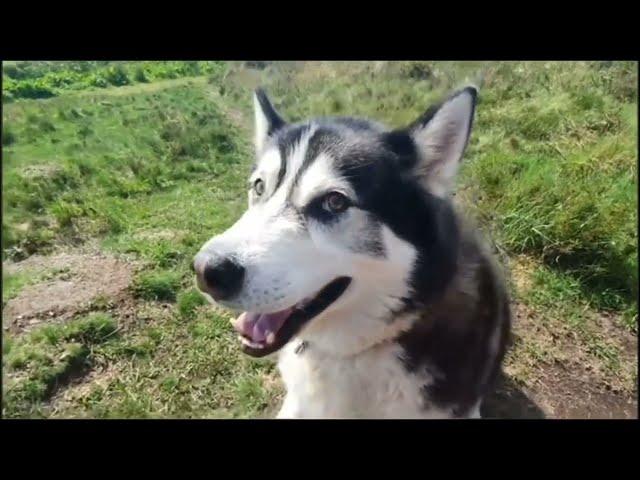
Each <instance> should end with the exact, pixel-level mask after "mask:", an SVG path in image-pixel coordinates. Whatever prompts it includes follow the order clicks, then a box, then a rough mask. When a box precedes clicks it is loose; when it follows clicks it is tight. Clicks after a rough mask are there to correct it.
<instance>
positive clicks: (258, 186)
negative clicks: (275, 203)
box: [253, 179, 264, 196]
mask: <svg viewBox="0 0 640 480" xmlns="http://www.w3.org/2000/svg"><path fill="white" fill-rule="evenodd" d="M253 191H254V192H256V195H257V196H260V195H262V194H263V193H264V182H263V181H262V180H261V179H257V180H256V181H255V182H253Z"/></svg>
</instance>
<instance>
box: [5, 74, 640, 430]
mask: <svg viewBox="0 0 640 480" xmlns="http://www.w3.org/2000/svg"><path fill="white" fill-rule="evenodd" d="M79 63H82V65H78V64H79ZM85 64H86V65H85ZM183 64H185V65H183ZM186 64H188V65H186ZM140 72H142V73H140ZM158 72H160V73H158ZM162 72H171V73H162ZM176 72H177V73H176ZM122 75H124V77H125V78H126V81H125V80H123V77H122ZM480 77H482V88H481V94H480V102H479V105H478V109H477V117H476V124H475V127H474V132H473V135H472V140H471V143H470V147H469V149H468V151H467V154H466V156H465V164H464V167H463V170H462V174H461V178H460V181H459V185H458V194H457V197H456V198H457V199H458V200H459V203H460V204H461V207H462V208H463V209H466V211H467V212H468V214H469V215H470V216H471V217H472V218H474V219H476V221H477V222H478V223H479V225H480V226H481V227H482V229H483V230H484V231H485V232H486V233H487V235H488V236H489V237H490V238H491V239H492V240H493V243H494V245H495V249H496V252H497V254H498V256H499V258H500V259H501V260H502V262H503V264H505V266H506V267H507V268H508V271H509V272H510V278H509V281H510V285H511V290H512V295H513V300H514V312H515V322H516V326H515V339H514V344H513V346H512V348H511V349H510V352H509V355H508V358H507V362H506V365H505V376H504V378H503V379H502V380H501V384H500V386H499V389H498V393H497V394H496V396H495V398H493V399H491V402H489V403H491V404H492V408H493V413H492V414H491V413H490V415H491V416H505V415H507V416H547V417H571V418H575V417H581V418H584V417H630V416H634V417H635V416H636V415H637V411H636V409H637V321H638V315H637V303H636V298H637V295H638V264H637V233H636V230H637V228H636V227H637V197H636V195H637V129H638V125H637V119H638V116H637V115H638V114H637V107H638V105H637V64H636V63H633V62H626V63H625V62H591V63H583V62H579V63H553V62H552V63H535V62H530V63H526V62H524V63H523V62H519V63H489V64H480V63H459V62H458V63H456V62H402V63H393V62H392V63H388V62H374V63H331V62H321V63H310V62H299V63H298V62H290V63H276V64H268V65H267V66H266V68H263V66H261V67H260V69H254V68H248V67H247V66H246V65H242V64H236V63H222V62H182V63H181V62H170V63H168V64H161V63H157V64H154V63H149V62H146V63H144V64H135V63H126V64H107V63H104V62H70V63H66V64H65V63H60V64H52V63H51V62H47V63H41V64H39V63H33V62H32V63H29V64H26V65H25V64H21V63H20V62H12V63H11V64H10V65H9V69H8V70H7V66H6V65H5V66H4V68H3V87H7V86H8V87H7V88H3V127H2V152H3V156H2V173H3V185H2V187H3V192H2V202H3V206H2V208H3V216H2V251H3V282H2V286H3V289H2V302H3V343H2V352H3V363H2V365H3V379H2V383H3V400H2V402H3V403H2V412H3V416H5V417H92V418H93V417H108V418H113V417H181V418H184V417H189V418H191V417H198V418H201V417H206V418H229V417H243V418H255V417H268V416H270V415H272V414H273V412H274V410H276V409H277V407H278V403H279V401H280V400H281V396H282V393H283V392H282V386H281V384H280V382H279V379H278V376H277V374H276V370H275V367H274V365H272V364H271V363H269V362H256V361H253V360H250V359H248V358H246V357H244V356H243V355H241V354H240V352H239V347H238V344H237V341H236V339H235V335H234V334H233V333H232V330H231V327H230V324H229V322H228V320H229V317H228V314H227V313H225V312H223V311H215V310H214V309H213V308H212V307H211V306H208V305H204V304H203V301H202V299H201V297H200V296H199V294H197V292H196V291H195V289H194V287H193V274H192V271H191V269H190V265H191V262H192V259H193V256H194V255H195V253H196V252H197V250H198V249H199V248H200V246H201V245H202V243H203V242H204V241H206V240H207V239H208V238H210V237H211V236H212V235H213V234H215V233H216V232H220V231H222V230H224V229H225V228H226V227H227V226H229V225H231V224H232V223H233V221H234V220H235V219H236V218H237V217H238V216H239V215H240V214H241V212H242V211H243V209H244V208H245V206H246V192H245V177H246V174H247V173H248V169H249V167H250V164H251V161H252V150H251V148H252V146H251V138H252V137H251V129H252V111H251V108H252V105H251V89H252V88H254V87H255V86H257V85H263V86H265V87H266V88H267V90H268V91H269V93H270V94H271V96H272V98H273V100H274V101H275V103H276V104H277V105H278V107H279V109H280V111H281V112H282V113H283V114H284V115H285V116H286V117H287V118H288V119H290V120H299V119H302V118H304V117H306V116H310V115H326V114H349V115H363V116H369V117H372V118H375V119H379V120H381V121H383V122H385V123H387V124H390V125H401V124H403V123H407V122H409V121H411V120H413V119H414V118H415V117H417V116H418V115H419V114H420V113H422V111H423V110H425V109H426V107H427V106H428V105H429V104H430V103H431V102H432V101H434V100H435V99H437V98H438V97H439V96H440V95H442V94H444V93H445V92H447V91H449V90H450V89H452V88H455V87H457V86H460V85H462V84H463V83H464V82H465V80H477V79H479V78H480ZM65 78H66V79H68V80H66V81H63V80H60V79H65ZM96 78H106V79H111V81H110V83H109V81H108V80H107V84H106V85H105V84H104V83H102V82H100V81H98V80H95V79H96ZM65 82H66V83H65ZM23 84H24V85H23ZM34 85H35V86H37V87H38V88H40V87H42V88H47V89H49V90H50V92H51V95H49V94H43V95H40V96H38V95H37V94H32V93H29V92H32V91H34V89H35V90H36V91H38V90H37V88H36V87H35V86H34ZM16 92H18V93H16ZM20 92H22V93H20ZM24 92H27V93H24ZM29 96H31V98H25V97H29ZM33 97H36V98H33Z"/></svg>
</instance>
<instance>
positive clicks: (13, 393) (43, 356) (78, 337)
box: [2, 314, 117, 417]
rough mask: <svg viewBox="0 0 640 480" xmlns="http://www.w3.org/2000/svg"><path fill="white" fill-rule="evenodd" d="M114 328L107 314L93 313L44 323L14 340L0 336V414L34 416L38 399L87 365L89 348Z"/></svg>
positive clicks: (87, 366)
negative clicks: (1, 373)
mask: <svg viewBox="0 0 640 480" xmlns="http://www.w3.org/2000/svg"><path fill="white" fill-rule="evenodd" d="M116 328H117V327H116V322H115V321H114V320H113V319H112V318H111V317H109V316H107V315H104V314H93V315H90V316H88V317H85V318H81V319H77V320H74V321H72V322H69V323H67V324H64V325H55V324H52V325H46V326H44V327H41V328H39V329H37V330H35V331H33V332H31V333H29V334H27V335H24V336H22V337H21V338H19V339H17V340H15V341H14V340H12V339H11V338H5V339H3V345H2V353H3V361H4V366H5V368H6V370H7V371H6V374H5V376H4V377H3V392H4V395H3V415H7V416H11V417H13V416H23V415H28V416H31V415H36V416H37V415H38V410H39V408H38V407H39V402H41V401H44V400H46V399H48V398H49V397H50V396H51V395H52V394H53V393H54V392H55V390H56V389H58V388H59V387H61V386H63V385H64V384H65V383H66V382H68V381H69V380H70V379H71V378H73V376H74V375H77V374H79V373H80V372H81V371H82V370H84V369H87V368H89V367H90V365H91V362H92V348H93V347H94V346H95V345H99V344H100V343H103V342H105V341H107V339H108V338H109V337H110V336H112V335H113V334H114V333H116ZM7 407H9V408H7Z"/></svg>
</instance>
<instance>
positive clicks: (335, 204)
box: [322, 192, 349, 213]
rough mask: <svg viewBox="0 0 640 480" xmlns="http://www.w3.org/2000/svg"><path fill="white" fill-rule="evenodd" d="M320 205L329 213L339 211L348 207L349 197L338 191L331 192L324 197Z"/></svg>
mask: <svg viewBox="0 0 640 480" xmlns="http://www.w3.org/2000/svg"><path fill="white" fill-rule="evenodd" d="M322 207H323V208H324V209H325V210H326V211H328V212H330V213H341V212H344V211H345V210H346V209H347V208H349V199H348V198H347V197H345V196H344V195H343V194H341V193H339V192H331V193H329V194H328V195H327V196H326V197H324V200H323V202H322Z"/></svg>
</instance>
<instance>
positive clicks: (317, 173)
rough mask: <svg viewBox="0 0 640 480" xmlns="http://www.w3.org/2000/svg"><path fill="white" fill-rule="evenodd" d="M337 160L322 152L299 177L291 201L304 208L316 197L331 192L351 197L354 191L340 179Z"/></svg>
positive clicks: (347, 183)
mask: <svg viewBox="0 0 640 480" xmlns="http://www.w3.org/2000/svg"><path fill="white" fill-rule="evenodd" d="M334 162H335V159H334V158H333V157H332V156H331V155H329V154H328V153H325V152H321V153H320V154H319V155H318V156H317V157H316V158H315V160H314V162H313V163H312V164H311V165H310V166H309V167H308V168H307V169H306V170H305V171H304V172H302V175H301V176H300V177H299V179H298V182H297V185H296V186H295V187H294V189H293V191H292V192H291V201H292V202H293V204H294V205H296V206H298V207H302V206H304V205H305V204H307V203H308V202H309V201H311V200H312V199H313V198H314V197H315V196H317V195H319V194H320V193H322V192H328V191H330V190H335V191H339V192H340V193H343V194H344V195H347V196H349V197H351V196H353V193H354V192H353V190H352V188H351V185H350V184H349V182H347V181H346V180H345V179H343V178H342V177H340V175H339V173H338V172H337V171H336V169H335V168H334Z"/></svg>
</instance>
